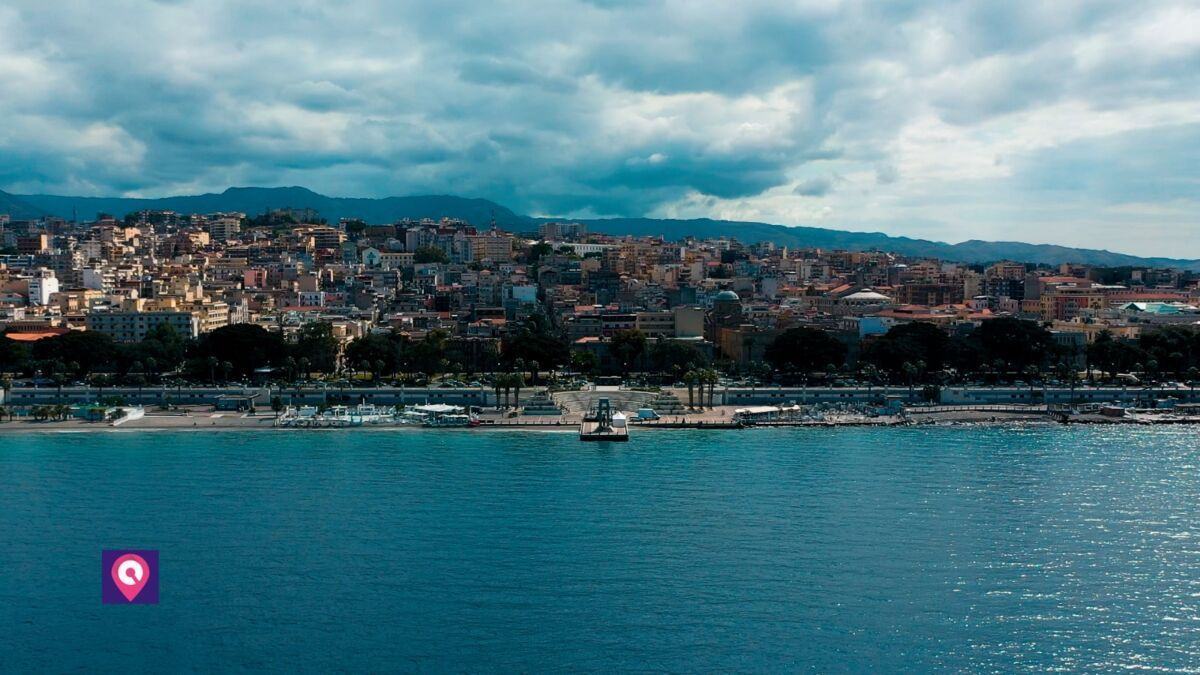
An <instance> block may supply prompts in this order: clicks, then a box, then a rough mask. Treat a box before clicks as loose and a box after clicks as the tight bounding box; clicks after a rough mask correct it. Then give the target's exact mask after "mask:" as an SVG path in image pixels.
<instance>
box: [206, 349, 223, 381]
mask: <svg viewBox="0 0 1200 675" xmlns="http://www.w3.org/2000/svg"><path fill="white" fill-rule="evenodd" d="M204 362H205V364H206V365H207V366H208V382H209V384H213V385H215V384H216V383H217V366H219V365H221V362H220V361H219V360H218V359H217V357H215V356H210V357H208V358H207V359H205V360H204Z"/></svg>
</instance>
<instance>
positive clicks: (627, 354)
mask: <svg viewBox="0 0 1200 675" xmlns="http://www.w3.org/2000/svg"><path fill="white" fill-rule="evenodd" d="M608 348H609V350H610V351H611V352H612V355H613V358H615V359H616V360H617V362H618V363H620V364H621V375H623V376H624V375H628V374H629V369H630V368H631V367H632V366H633V365H634V364H635V363H636V362H637V360H638V359H640V358H641V357H642V354H643V353H645V351H646V335H645V334H644V333H642V331H640V330H638V329H636V328H634V329H632V330H619V331H617V332H616V333H614V334H613V336H612V340H611V342H609V345H608Z"/></svg>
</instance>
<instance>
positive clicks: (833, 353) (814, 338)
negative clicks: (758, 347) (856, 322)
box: [764, 326, 846, 373]
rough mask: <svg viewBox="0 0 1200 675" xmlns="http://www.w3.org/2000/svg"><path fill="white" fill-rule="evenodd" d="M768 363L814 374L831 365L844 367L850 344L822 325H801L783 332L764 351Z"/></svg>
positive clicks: (780, 368) (786, 369) (793, 371)
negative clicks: (827, 330)
mask: <svg viewBox="0 0 1200 675" xmlns="http://www.w3.org/2000/svg"><path fill="white" fill-rule="evenodd" d="M764 356H765V358H766V360H767V362H768V363H770V364H771V365H772V366H774V367H775V368H776V369H778V370H780V371H783V372H786V373H813V372H816V371H818V370H821V369H823V368H826V367H827V366H828V364H832V365H833V366H834V367H835V368H837V367H841V365H842V364H843V363H845V361H846V345H844V344H842V343H841V342H840V341H839V340H838V339H837V338H835V337H833V336H832V335H830V334H829V333H826V332H825V331H823V330H820V329H818V328H810V327H808V326H799V327H797V328H790V329H788V330H786V331H784V332H783V333H780V334H779V336H778V337H776V338H775V339H774V340H773V341H771V344H769V345H767V349H766V352H765V354H764Z"/></svg>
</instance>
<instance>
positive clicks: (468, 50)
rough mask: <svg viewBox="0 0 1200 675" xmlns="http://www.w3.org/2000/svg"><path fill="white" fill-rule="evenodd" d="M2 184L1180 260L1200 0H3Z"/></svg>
mask: <svg viewBox="0 0 1200 675" xmlns="http://www.w3.org/2000/svg"><path fill="white" fill-rule="evenodd" d="M0 92H3V95H0V189H4V190H7V191H9V192H15V193H26V194H28V193H52V194H75V195H103V196H113V195H124V196H151V197H153V196H166V195H174V194H194V193H199V192H219V191H222V190H224V189H225V188H227V187H229V186H248V185H254V186H279V185H302V186H305V187H308V188H311V189H313V190H316V191H317V192H321V193H323V194H328V195H334V196H357V197H384V196H389V195H413V194H456V195H461V196H467V197H484V198H488V199H492V200H495V201H497V202H499V203H502V204H504V205H505V206H508V207H509V208H512V209H513V210H515V211H517V212H520V213H527V214H531V215H553V216H574V217H599V216H655V217H676V218H693V217H713V218H725V219H733V220H754V221H762V222H772V223H780V224H785V225H810V226H817V227H829V228H836V229H847V230H860V231H881V232H887V233H888V234H893V235H906V236H912V237H921V238H928V239H936V240H942V241H950V242H958V241H963V240H967V239H988V240H1005V241H1029V242H1036V243H1057V244H1066V245H1075V246H1086V247H1090V248H1107V249H1110V250H1119V251H1122V252H1128V253H1137V254H1143V255H1170V256H1173V257H1193V258H1200V0H1185V1H1182V2H1180V1H1178V0H1137V1H1136V2H1129V1H1128V0H1120V1H1116V0H1113V1H1110V0H1091V1H1087V2H1082V1H1077V0H1053V1H1049V2H1048V1H1047V0H988V1H983V0H963V1H945V2H938V1H929V2H920V1H916V0H896V1H886V0H875V1H871V2H867V1H858V0H785V1H778V2H777V1H774V0H736V1H735V2H730V1H729V0H722V1H720V2H709V1H707V0H678V1H677V0H661V1H648V2H634V1H632V0H591V1H572V0H560V1H556V2H507V1H505V0H437V1H426V2H404V1H396V0H392V1H380V2H372V1H359V2H338V1H336V0H322V1H320V2H311V1H308V0H289V1H287V2H283V1H277V2H262V1H254V0H243V1H241V2H217V1H193V0H163V1H160V2H152V1H149V0H105V2H103V3H96V2H86V1H76V0H57V1H55V2H46V1H45V0H36V1H34V0H6V2H5V3H4V4H3V5H0Z"/></svg>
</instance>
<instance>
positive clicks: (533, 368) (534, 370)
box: [529, 359, 542, 387]
mask: <svg viewBox="0 0 1200 675" xmlns="http://www.w3.org/2000/svg"><path fill="white" fill-rule="evenodd" d="M541 369H542V364H540V363H538V362H537V360H536V359H535V360H533V361H530V362H529V372H530V373H531V374H532V375H533V382H532V384H533V386H535V387H536V386H537V384H538V371H539V370H541Z"/></svg>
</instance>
